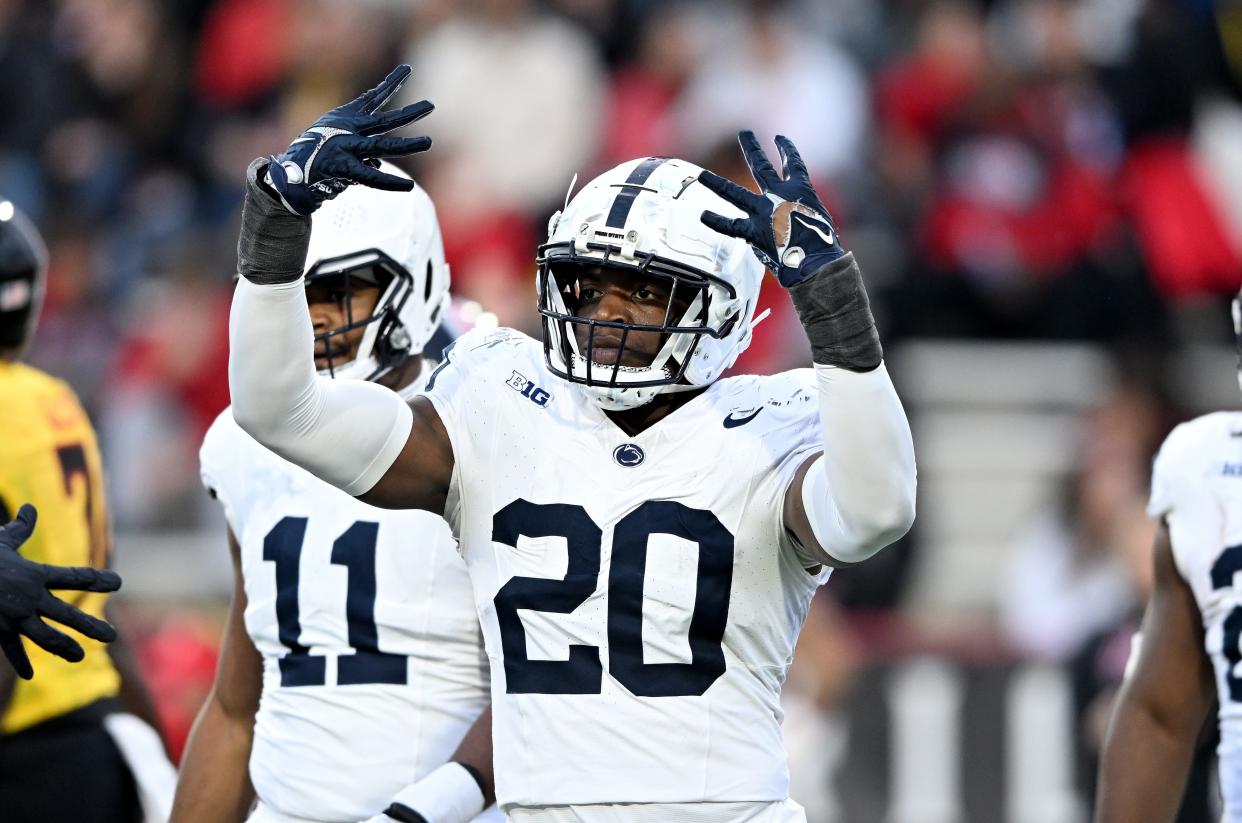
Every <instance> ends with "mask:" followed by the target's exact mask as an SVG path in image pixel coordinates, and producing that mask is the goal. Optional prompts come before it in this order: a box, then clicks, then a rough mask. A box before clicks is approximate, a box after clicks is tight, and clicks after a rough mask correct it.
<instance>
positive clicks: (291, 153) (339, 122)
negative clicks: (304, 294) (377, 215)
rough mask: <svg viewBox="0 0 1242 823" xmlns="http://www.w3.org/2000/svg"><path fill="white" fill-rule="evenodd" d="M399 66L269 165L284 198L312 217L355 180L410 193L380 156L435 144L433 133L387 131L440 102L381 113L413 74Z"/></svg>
mask: <svg viewBox="0 0 1242 823" xmlns="http://www.w3.org/2000/svg"><path fill="white" fill-rule="evenodd" d="M410 71H411V69H410V67H409V66H408V65H406V64H402V65H400V66H397V67H396V68H395V69H393V70H392V71H391V72H389V74H388V76H387V77H385V78H384V81H383V82H382V83H380V84H379V85H378V86H376V87H375V88H373V89H371V90H370V91H366V92H363V93H362V94H360V95H358V97H356V98H354V99H353V100H351V101H349V102H348V103H346V104H345V105H343V106H337V107H336V108H335V109H333V110H332V111H330V112H328V113H327V114H325V115H324V116H323V117H320V118H319V119H318V120H316V121H315V122H314V123H313V124H312V125H311V127H310V128H309V129H307V130H306V131H304V132H302V134H301V136H299V137H298V138H297V139H296V140H294V141H293V142H292V143H290V144H289V148H287V149H285V151H284V153H283V154H281V155H280V156H279V157H273V158H272V162H271V164H270V165H268V167H267V177H266V178H265V180H264V182H265V183H267V185H268V186H270V187H271V188H272V189H273V190H275V192H276V193H277V194H278V195H279V196H280V202H281V203H282V204H283V205H284V207H285V208H286V209H288V210H289V211H291V212H293V213H294V214H298V215H301V216H303V217H306V216H308V215H310V214H311V213H312V212H314V211H315V209H317V208H319V206H320V205H321V204H322V203H323V201H325V200H329V199H331V198H333V197H336V196H337V195H338V194H340V193H341V192H343V191H344V190H345V189H346V188H347V187H349V186H350V185H352V184H354V183H362V184H364V185H367V186H371V187H373V188H377V189H384V190H387V191H410V190H411V189H412V188H413V187H414V184H413V183H412V182H411V181H410V180H407V179H405V178H402V177H395V176H393V175H391V174H386V173H384V172H382V171H380V170H379V168H378V166H379V162H378V159H377V158H380V157H401V156H404V155H407V154H416V153H418V152H420V151H426V150H427V149H428V148H430V147H431V138H430V137H386V136H383V135H385V133H386V132H390V131H392V130H393V129H397V128H400V127H401V126H405V125H408V124H410V123H413V122H414V121H415V120H419V119H421V118H423V117H426V116H427V115H428V114H429V113H431V110H432V109H433V108H434V106H432V105H431V103H429V102H427V101H426V100H422V101H419V102H417V103H411V104H410V105H408V106H405V107H404V108H400V109H395V110H394V111H387V112H385V111H380V109H382V108H383V107H384V104H386V103H387V102H388V101H389V99H391V98H392V96H393V95H394V94H396V93H397V90H398V89H400V88H401V84H402V83H404V82H405V81H406V78H408V77H409V76H410Z"/></svg>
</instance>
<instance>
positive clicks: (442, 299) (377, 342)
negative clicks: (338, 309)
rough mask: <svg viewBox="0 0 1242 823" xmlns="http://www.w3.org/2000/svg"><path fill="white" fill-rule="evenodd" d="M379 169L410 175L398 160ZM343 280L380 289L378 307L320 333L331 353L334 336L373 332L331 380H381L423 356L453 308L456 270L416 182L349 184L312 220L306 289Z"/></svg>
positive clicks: (326, 373)
mask: <svg viewBox="0 0 1242 823" xmlns="http://www.w3.org/2000/svg"><path fill="white" fill-rule="evenodd" d="M380 168H381V169H382V170H383V171H385V172H387V173H388V174H394V175H397V176H399V177H407V178H408V176H409V175H407V174H405V172H403V171H401V170H400V169H398V168H397V167H396V166H394V165H392V164H391V163H387V162H383V163H381V165H380ZM332 278H344V280H345V286H344V288H345V291H346V292H348V291H349V284H350V281H351V280H355V279H356V280H358V281H361V282H363V283H366V284H367V285H378V286H379V287H380V298H379V301H378V302H377V303H376V305H375V310H374V311H373V312H371V314H370V315H369V316H367V317H358V318H355V317H349V318H348V320H347V322H346V324H345V325H344V326H339V327H337V328H334V329H329V330H328V331H326V332H322V333H319V334H316V335H315V342H316V343H320V342H322V343H323V344H324V345H325V346H326V347H327V348H328V351H329V352H330V351H331V349H332V346H333V342H334V340H333V338H335V337H336V336H337V335H340V334H343V333H345V332H348V331H352V330H354V329H357V328H362V327H365V328H366V332H365V333H364V335H363V338H362V341H361V343H360V344H359V346H358V354H357V356H356V357H355V358H354V359H353V360H351V361H350V362H348V363H346V364H345V365H343V366H337V367H335V368H333V367H329V368H327V369H325V370H323V371H322V372H320V374H322V375H324V376H327V377H337V378H350V379H359V380H376V379H378V378H380V377H382V376H383V375H385V374H387V373H388V372H389V371H391V370H392V369H393V368H395V367H396V366H398V365H400V364H401V363H402V362H403V361H405V360H406V358H409V357H413V356H415V355H418V354H421V353H422V350H423V347H424V346H425V345H426V343H427V341H428V340H429V339H430V338H431V335H432V333H433V332H435V330H436V327H437V326H438V325H439V324H440V320H441V317H442V316H443V314H444V312H445V310H446V309H447V307H448V303H449V268H448V264H447V263H446V262H445V261H444V244H443V242H442V241H441V239H440V223H439V221H438V220H437V219H436V209H435V205H434V204H432V202H431V198H430V197H428V196H427V192H425V191H423V190H422V188H420V187H419V185H418V184H417V183H415V184H414V190H413V191H409V192H393V191H381V190H379V189H372V188H368V187H366V186H350V187H349V188H347V189H345V191H343V192H341V193H340V194H339V195H337V196H336V197H335V198H333V199H331V200H328V201H325V202H324V204H323V205H322V206H321V207H320V208H319V210H318V211H316V212H315V213H314V214H313V215H312V216H311V234H310V246H309V248H308V250H307V254H306V284H307V286H310V285H311V284H312V283H316V282H323V281H325V280H328V279H332Z"/></svg>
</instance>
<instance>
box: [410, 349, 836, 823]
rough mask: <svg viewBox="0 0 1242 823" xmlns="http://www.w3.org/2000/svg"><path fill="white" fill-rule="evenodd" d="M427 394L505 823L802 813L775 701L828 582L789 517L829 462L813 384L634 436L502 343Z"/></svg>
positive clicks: (719, 398)
mask: <svg viewBox="0 0 1242 823" xmlns="http://www.w3.org/2000/svg"><path fill="white" fill-rule="evenodd" d="M427 396H428V397H429V398H430V400H431V401H432V403H433V404H434V405H435V408H436V410H437V412H438V413H439V416H440V418H441V420H442V421H443V423H444V426H445V428H446V429H447V430H448V434H449V438H450V440H451V442H452V447H453V454H454V458H455V467H454V471H453V477H452V483H451V486H450V491H449V497H448V503H447V506H446V509H445V518H446V519H447V520H448V521H449V523H450V524H451V525H452V527H453V531H454V534H455V535H456V536H457V537H458V539H459V541H460V545H461V551H462V554H463V556H464V557H465V559H466V562H467V564H468V565H469V567H470V577H471V581H472V583H473V585H474V595H475V602H476V603H477V604H478V607H479V615H480V619H481V622H482V625H483V633H484V640H485V643H486V647H487V652H488V655H489V657H490V658H491V666H492V711H493V730H494V732H493V736H494V740H495V755H494V756H495V760H496V764H497V768H496V778H497V786H496V790H497V796H498V798H499V801H500V803H501V805H502V806H503V807H504V808H505V810H506V811H507V812H508V813H509V815H510V819H511V820H513V821H518V823H525V822H526V821H536V820H537V821H562V820H565V821H569V820H591V821H595V820H601V821H602V820H609V821H611V820H617V821H646V820H685V821H689V820H696V821H697V820H704V821H706V820H712V821H794V820H802V819H804V818H803V815H802V812H801V809H800V807H798V806H797V804H795V803H792V802H790V801H788V800H787V799H788V790H789V776H788V771H787V768H786V763H785V755H784V750H783V747H782V740H781V732H780V723H781V717H782V714H781V708H780V690H781V684H782V683H783V682H784V679H785V674H786V671H787V670H788V668H789V665H790V663H791V661H792V659H793V651H794V643H795V641H796V639H797V636H798V632H799V630H800V629H801V627H802V624H803V621H804V619H805V617H806V613H807V609H808V606H809V604H810V600H811V597H812V595H813V594H814V593H815V590H816V589H817V588H818V587H819V586H820V585H821V584H823V583H824V582H825V581H826V580H827V578H828V574H829V571H828V570H827V569H824V568H821V567H818V566H815V565H814V563H813V562H812V561H809V560H807V559H805V557H804V554H803V552H802V550H801V549H800V548H799V547H798V546H797V545H796V543H795V541H794V539H793V538H792V537H791V536H790V534H789V533H788V532H787V531H786V529H785V527H784V524H783V522H782V511H783V501H784V497H785V492H786V489H787V488H788V487H789V485H790V483H791V481H792V479H793V477H794V474H795V473H796V471H797V469H798V468H799V466H800V465H801V464H802V463H803V462H804V461H805V460H806V459H807V458H808V457H809V456H810V455H812V454H815V453H817V452H819V451H821V450H822V445H821V437H822V435H821V433H820V428H819V405H818V404H819V398H818V394H817V390H816V383H815V377H814V374H813V372H812V371H811V370H810V369H802V370H798V371H792V372H787V373H785V374H780V375H776V376H772V377H755V376H746V377H734V378H728V379H724V380H719V381H717V382H716V383H714V384H712V385H711V386H710V387H709V388H708V389H707V390H706V391H704V392H703V393H702V394H701V395H699V396H697V397H695V398H693V399H692V400H690V401H689V402H688V403H686V404H685V405H684V406H682V407H680V408H678V409H677V410H676V411H674V412H673V413H672V414H670V415H669V416H668V417H666V418H664V419H663V420H661V421H660V422H659V423H657V424H656V425H654V426H652V427H650V428H649V429H647V430H645V431H643V432H641V433H639V434H637V435H628V434H626V433H625V432H623V431H622V430H621V429H620V428H618V427H617V426H616V425H615V424H614V423H613V422H612V421H611V420H609V418H608V417H607V416H605V414H604V413H603V412H602V411H601V410H600V409H599V408H598V407H597V406H596V405H595V404H594V403H593V402H592V401H591V400H590V399H589V397H588V396H587V395H586V394H585V393H584V392H582V391H580V390H578V388H577V387H575V386H573V385H571V384H569V383H567V382H565V381H563V380H561V379H559V378H557V377H555V376H554V375H553V374H552V373H551V372H549V371H548V369H547V368H546V366H545V361H544V354H543V350H542V346H541V344H540V343H539V342H537V341H535V340H532V339H531V338H529V337H527V336H525V335H523V334H520V333H518V332H515V331H513V330H510V329H499V330H495V331H491V332H482V331H473V332H470V333H468V334H466V335H465V336H463V337H462V338H461V339H459V340H458V341H457V343H456V344H455V345H454V347H453V348H452V350H451V351H450V352H448V356H447V358H446V360H445V361H443V362H442V363H441V366H440V367H439V368H438V369H437V371H436V373H435V374H434V375H433V377H432V381H431V383H430V384H429V386H428V388H427ZM609 804H631V805H625V806H617V805H609ZM632 804H639V805H632Z"/></svg>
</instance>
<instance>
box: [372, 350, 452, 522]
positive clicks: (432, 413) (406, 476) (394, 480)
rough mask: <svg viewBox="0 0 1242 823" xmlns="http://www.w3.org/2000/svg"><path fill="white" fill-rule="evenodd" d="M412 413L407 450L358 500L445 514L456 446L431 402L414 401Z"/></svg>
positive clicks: (403, 450) (411, 403)
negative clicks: (411, 426) (412, 422)
mask: <svg viewBox="0 0 1242 823" xmlns="http://www.w3.org/2000/svg"><path fill="white" fill-rule="evenodd" d="M449 368H454V367H453V366H449ZM410 411H412V412H413V413H414V427H413V428H412V429H410V437H409V439H408V440H406V442H405V448H403V449H402V450H401V453H400V454H399V455H397V459H396V461H394V462H393V464H392V466H390V467H389V469H388V471H387V472H385V474H384V476H383V477H381V478H380V481H379V482H378V483H376V484H375V485H374V486H373V487H372V488H371V490H370V491H368V492H367V493H366V494H362V495H359V497H358V499H359V500H361V501H362V502H363V503H366V504H368V505H371V506H379V507H380V508H385V509H425V510H426V511H429V512H432V513H433V514H444V504H445V501H446V500H447V499H448V490H449V483H450V481H451V480H452V479H453V445H452V443H451V441H450V440H449V436H448V430H447V429H445V428H444V423H443V421H441V420H440V415H439V413H438V412H436V409H435V406H433V405H432V404H431V401H430V400H428V399H427V398H425V397H416V398H414V400H413V401H411V402H410Z"/></svg>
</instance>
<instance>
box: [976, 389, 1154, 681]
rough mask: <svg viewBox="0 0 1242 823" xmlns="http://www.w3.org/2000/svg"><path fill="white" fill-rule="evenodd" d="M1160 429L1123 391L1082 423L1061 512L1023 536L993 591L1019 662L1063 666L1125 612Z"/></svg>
mask: <svg viewBox="0 0 1242 823" xmlns="http://www.w3.org/2000/svg"><path fill="white" fill-rule="evenodd" d="M1159 422H1160V421H1159V408H1158V406H1157V405H1156V404H1155V402H1154V400H1153V399H1152V398H1151V397H1149V396H1148V395H1147V394H1145V393H1142V392H1140V391H1137V390H1135V389H1131V388H1120V389H1116V390H1114V391H1113V392H1112V394H1111V395H1109V396H1108V397H1107V398H1106V399H1105V400H1104V401H1103V402H1102V403H1101V405H1100V406H1099V407H1098V408H1097V409H1096V410H1095V411H1094V412H1093V413H1092V415H1091V416H1090V418H1089V420H1088V421H1087V423H1086V430H1085V432H1084V438H1083V448H1082V451H1081V457H1080V460H1081V464H1080V468H1079V471H1078V474H1077V476H1075V477H1073V478H1070V479H1069V481H1068V482H1067V483H1066V488H1065V492H1064V502H1063V503H1062V505H1061V506H1060V507H1059V509H1057V510H1054V511H1052V512H1045V513H1042V514H1041V515H1040V516H1039V517H1038V518H1037V519H1036V520H1035V522H1034V523H1032V524H1031V525H1029V526H1028V527H1027V529H1026V531H1025V532H1024V534H1023V535H1022V536H1021V537H1020V538H1019V541H1018V547H1017V549H1016V553H1015V554H1014V556H1013V564H1012V566H1011V568H1010V573H1009V577H1008V580H1007V581H1006V582H1005V584H1004V585H1003V587H1002V591H1001V601H1000V602H1001V615H1000V619H1001V625H1002V630H1003V632H1004V635H1005V637H1006V639H1007V641H1008V643H1009V644H1010V646H1011V647H1012V648H1013V649H1014V650H1015V651H1017V652H1018V653H1019V654H1020V655H1022V656H1024V657H1032V658H1035V659H1039V660H1045V661H1051V662H1062V661H1065V660H1067V659H1068V658H1069V657H1070V656H1072V655H1073V654H1075V653H1076V652H1077V651H1078V650H1079V649H1080V648H1081V647H1082V645H1083V643H1084V642H1086V640H1087V638H1089V637H1090V636H1092V635H1093V634H1095V633H1096V632H1098V631H1100V630H1101V629H1103V628H1104V627H1106V626H1110V625H1113V624H1115V623H1116V622H1118V621H1119V620H1120V619H1122V618H1123V617H1124V616H1125V615H1127V614H1129V613H1130V612H1131V611H1132V610H1133V608H1134V604H1135V601H1134V593H1133V588H1132V586H1131V584H1130V582H1129V577H1128V575H1127V572H1126V568H1125V565H1124V564H1125V562H1126V561H1127V559H1128V557H1129V555H1128V553H1127V550H1128V549H1129V548H1130V541H1132V540H1134V539H1136V537H1135V535H1136V534H1139V537H1140V538H1141V528H1140V527H1141V526H1142V524H1144V523H1145V522H1146V516H1145V515H1144V507H1145V500H1146V489H1147V477H1148V459H1149V456H1150V455H1151V454H1152V452H1153V451H1154V448H1155V447H1154V444H1155V442H1157V440H1156V438H1157V437H1158V436H1159V434H1160V428H1159ZM1148 538H1150V534H1149V535H1148ZM1148 543H1149V544H1150V539H1149V540H1148Z"/></svg>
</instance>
